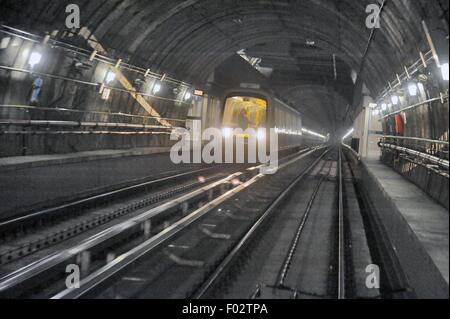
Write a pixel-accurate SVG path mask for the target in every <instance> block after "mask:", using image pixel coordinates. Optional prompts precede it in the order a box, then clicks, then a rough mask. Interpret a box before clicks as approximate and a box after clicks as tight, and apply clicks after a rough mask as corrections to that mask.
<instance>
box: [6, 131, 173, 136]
mask: <svg viewBox="0 0 450 319" xmlns="http://www.w3.org/2000/svg"><path fill="white" fill-rule="evenodd" d="M70 134H72V135H170V134H171V132H154V131H93V130H90V131H0V135H70Z"/></svg>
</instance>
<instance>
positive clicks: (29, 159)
mask: <svg viewBox="0 0 450 319" xmlns="http://www.w3.org/2000/svg"><path fill="white" fill-rule="evenodd" d="M169 151H170V148H168V147H146V148H133V149H127V150H98V151H87V152H77V153H68V154H55V155H32V156H14V157H3V158H0V172H5V171H16V170H20V169H24V168H32V167H43V166H49V165H62V164H72V163H81V162H89V161H95V160H101V159H111V158H120V157H128V156H143V155H151V154H159V153H167V152H169Z"/></svg>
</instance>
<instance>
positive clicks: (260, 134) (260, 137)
mask: <svg viewBox="0 0 450 319" xmlns="http://www.w3.org/2000/svg"><path fill="white" fill-rule="evenodd" d="M257 137H258V140H260V141H261V140H264V139H265V138H266V130H265V129H263V128H260V129H258V134H257Z"/></svg>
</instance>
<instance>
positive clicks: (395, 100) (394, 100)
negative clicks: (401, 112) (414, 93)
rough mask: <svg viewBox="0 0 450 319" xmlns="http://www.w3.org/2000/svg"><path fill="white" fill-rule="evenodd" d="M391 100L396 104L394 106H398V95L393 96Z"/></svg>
mask: <svg viewBox="0 0 450 319" xmlns="http://www.w3.org/2000/svg"><path fill="white" fill-rule="evenodd" d="M391 100H392V104H394V105H397V104H398V102H399V98H398V96H397V95H392V97H391Z"/></svg>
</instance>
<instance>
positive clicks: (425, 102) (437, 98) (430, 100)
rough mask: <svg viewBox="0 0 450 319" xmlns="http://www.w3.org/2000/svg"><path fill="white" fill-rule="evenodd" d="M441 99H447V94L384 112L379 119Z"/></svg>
mask: <svg viewBox="0 0 450 319" xmlns="http://www.w3.org/2000/svg"><path fill="white" fill-rule="evenodd" d="M442 100H448V95H442V96H440V97H435V98H432V99H429V100H426V101H423V102H420V103H417V104H414V105H410V106H407V107H404V108H402V109H400V110H398V111H395V112H391V113H389V114H386V115H384V116H382V117H381V118H380V119H379V121H381V120H384V119H386V118H388V117H391V116H394V115H397V114H400V113H403V112H405V111H408V110H411V109H414V108H416V107H419V106H422V105H425V104H428V103H432V102H436V101H442Z"/></svg>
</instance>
